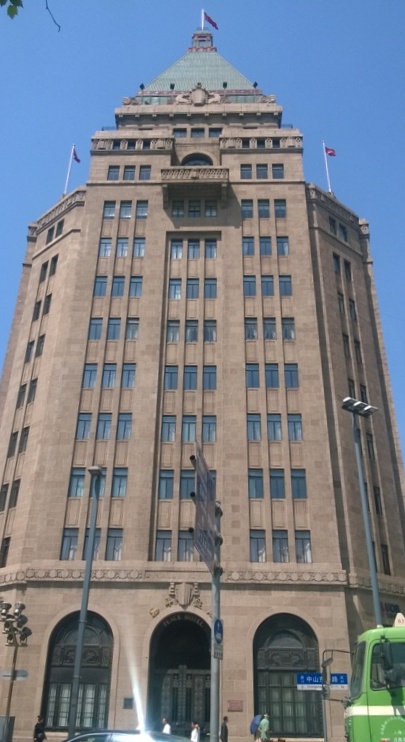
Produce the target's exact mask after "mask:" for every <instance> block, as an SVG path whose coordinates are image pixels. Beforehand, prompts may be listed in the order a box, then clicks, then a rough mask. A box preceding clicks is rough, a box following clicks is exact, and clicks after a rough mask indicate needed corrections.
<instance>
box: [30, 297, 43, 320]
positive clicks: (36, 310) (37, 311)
mask: <svg viewBox="0 0 405 742" xmlns="http://www.w3.org/2000/svg"><path fill="white" fill-rule="evenodd" d="M41 303H42V302H40V301H36V302H35V304H34V311H33V313H32V321H33V322H36V320H37V319H38V317H39V315H40V313H41Z"/></svg>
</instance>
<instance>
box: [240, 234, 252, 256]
mask: <svg viewBox="0 0 405 742" xmlns="http://www.w3.org/2000/svg"><path fill="white" fill-rule="evenodd" d="M254 254H255V240H254V237H242V255H254Z"/></svg>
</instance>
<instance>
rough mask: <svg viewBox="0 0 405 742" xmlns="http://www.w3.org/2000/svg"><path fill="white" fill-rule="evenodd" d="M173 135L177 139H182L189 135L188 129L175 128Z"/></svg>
mask: <svg viewBox="0 0 405 742" xmlns="http://www.w3.org/2000/svg"><path fill="white" fill-rule="evenodd" d="M173 136H174V137H175V138H176V139H181V138H184V137H186V136H187V129H173Z"/></svg>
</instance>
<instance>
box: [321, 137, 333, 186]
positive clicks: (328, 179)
mask: <svg viewBox="0 0 405 742" xmlns="http://www.w3.org/2000/svg"><path fill="white" fill-rule="evenodd" d="M322 144H323V156H324V159H325V170H326V180H327V182H328V191H329V193H332V188H331V186H330V177H329V167H328V157H327V155H326V145H325V142H322Z"/></svg>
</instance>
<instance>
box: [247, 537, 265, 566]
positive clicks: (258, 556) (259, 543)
mask: <svg viewBox="0 0 405 742" xmlns="http://www.w3.org/2000/svg"><path fill="white" fill-rule="evenodd" d="M250 561H251V562H261V563H262V562H265V561H266V534H265V531H262V530H259V529H257V530H251V531H250Z"/></svg>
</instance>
